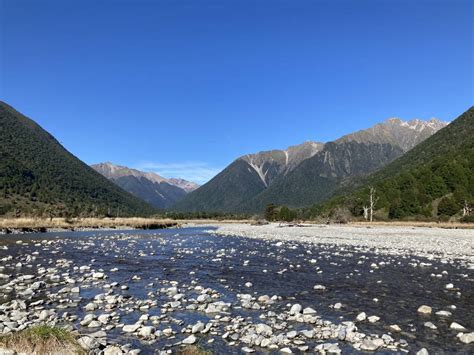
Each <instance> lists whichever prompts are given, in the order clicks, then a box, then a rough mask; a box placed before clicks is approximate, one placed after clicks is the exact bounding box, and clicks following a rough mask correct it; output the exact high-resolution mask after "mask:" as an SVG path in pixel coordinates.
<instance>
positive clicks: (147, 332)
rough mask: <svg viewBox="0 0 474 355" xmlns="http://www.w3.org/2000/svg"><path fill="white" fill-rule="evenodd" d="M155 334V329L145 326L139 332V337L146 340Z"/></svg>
mask: <svg viewBox="0 0 474 355" xmlns="http://www.w3.org/2000/svg"><path fill="white" fill-rule="evenodd" d="M154 332H155V327H152V326H145V327H141V328H140V329H139V330H138V336H140V337H142V338H144V339H148V338H150V337H151V336H152V335H153V333H154Z"/></svg>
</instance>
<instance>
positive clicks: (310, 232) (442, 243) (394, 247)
mask: <svg viewBox="0 0 474 355" xmlns="http://www.w3.org/2000/svg"><path fill="white" fill-rule="evenodd" d="M213 227H216V228H217V229H216V230H215V231H214V232H213V233H215V234H218V235H221V236H234V235H238V236H243V237H247V238H254V239H263V240H276V241H295V242H300V243H310V244H325V245H339V246H354V247H358V248H361V249H364V250H367V251H368V250H373V249H376V250H377V253H384V254H392V255H413V254H414V255H418V256H424V257H430V258H457V259H464V260H469V261H471V262H472V263H474V230H472V229H443V228H433V227H417V228H415V227H408V226H394V225H373V224H371V225H370V226H367V225H310V224H304V225H301V227H298V226H292V227H290V226H287V225H280V224H278V223H271V224H267V225H260V226H255V225H248V224H216V225H213Z"/></svg>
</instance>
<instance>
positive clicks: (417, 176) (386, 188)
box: [311, 107, 474, 219]
mask: <svg viewBox="0 0 474 355" xmlns="http://www.w3.org/2000/svg"><path fill="white" fill-rule="evenodd" d="M363 186H364V187H359V188H358V189H357V190H355V192H352V193H348V190H347V189H346V190H340V191H339V192H337V193H336V195H337V197H335V198H333V199H331V200H330V201H329V202H327V203H325V204H323V205H319V206H314V207H313V208H312V209H311V211H312V212H311V214H313V215H315V214H318V213H322V212H328V211H330V210H331V209H334V208H335V207H338V208H342V207H343V208H347V209H348V210H349V211H350V213H351V214H352V215H354V216H361V215H362V214H363V211H364V207H367V206H368V205H369V189H370V187H373V188H374V189H375V193H374V200H375V202H376V203H375V208H374V209H375V211H376V213H375V217H376V218H390V219H406V218H414V217H428V218H435V217H439V218H442V219H447V218H449V217H451V216H458V217H462V216H464V215H467V214H469V210H470V209H471V210H472V206H473V205H474V107H471V108H470V109H469V110H468V111H466V112H465V113H464V114H462V115H461V116H460V117H458V118H457V119H456V120H454V121H453V122H452V123H451V124H449V125H448V126H447V127H445V128H443V129H441V130H440V131H438V132H437V133H436V134H434V135H433V136H431V137H430V138H428V139H426V140H425V141H424V142H422V143H420V144H419V145H417V146H416V147H415V148H413V149H412V150H410V151H409V152H408V153H407V154H405V155H403V156H402V157H400V158H398V159H396V160H395V161H393V162H392V163H391V164H389V165H387V166H386V167H385V168H383V169H381V170H380V171H378V172H376V173H374V174H373V175H371V176H370V177H368V178H367V179H365V180H363ZM466 219H469V217H466Z"/></svg>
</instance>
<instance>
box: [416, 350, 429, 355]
mask: <svg viewBox="0 0 474 355" xmlns="http://www.w3.org/2000/svg"><path fill="white" fill-rule="evenodd" d="M416 355H429V353H428V350H426V348H421V349H420V350H418V351H417V352H416Z"/></svg>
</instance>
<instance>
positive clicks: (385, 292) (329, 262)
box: [0, 228, 474, 353]
mask: <svg viewBox="0 0 474 355" xmlns="http://www.w3.org/2000/svg"><path fill="white" fill-rule="evenodd" d="M132 236H133V237H132ZM18 240H21V241H23V242H24V244H17V241H18ZM42 240H51V241H52V244H51V245H50V246H47V247H45V246H44V245H42V246H35V243H38V242H39V241H42ZM4 245H7V246H8V250H1V249H0V259H2V258H5V257H7V256H9V255H11V256H12V257H13V260H9V261H2V262H1V264H0V265H1V266H3V267H5V269H4V270H3V271H1V270H0V272H2V273H4V274H13V275H14V277H16V276H18V275H21V274H36V272H37V267H38V266H39V265H42V266H45V267H48V266H49V265H50V266H54V264H51V261H52V260H57V259H66V260H70V261H72V263H71V264H70V265H69V266H66V267H65V268H63V269H61V270H60V271H61V272H63V273H65V272H68V273H69V276H71V277H73V278H78V277H80V276H81V273H80V272H79V270H74V269H73V267H74V266H82V265H89V264H90V265H91V268H93V269H95V270H100V269H103V270H104V272H105V273H106V274H107V276H108V279H107V280H106V281H105V282H97V284H95V285H90V286H88V285H84V286H81V293H80V300H79V306H78V307H73V308H65V309H63V310H59V311H58V312H64V311H68V312H69V313H75V314H78V315H79V317H80V319H81V318H82V317H83V316H84V311H83V307H84V306H85V305H86V304H87V303H89V302H90V301H91V300H92V299H93V297H94V296H95V295H96V294H97V293H104V289H103V287H102V284H104V283H111V282H118V283H119V284H121V285H128V286H129V290H126V291H121V290H120V289H118V290H115V293H119V294H125V295H130V296H132V297H134V298H138V299H143V300H145V299H149V298H150V296H149V295H148V293H149V292H153V293H154V294H155V296H156V299H157V300H158V307H152V308H150V309H149V310H147V311H146V313H148V314H150V315H159V314H160V313H161V311H160V307H159V305H160V303H165V302H169V298H167V297H166V295H163V294H158V295H156V290H157V289H159V288H160V287H170V284H169V281H177V282H178V283H179V286H178V287H179V288H180V289H185V288H186V286H189V285H191V282H192V281H195V282H197V284H198V285H201V286H203V287H204V288H207V287H210V288H212V289H214V290H216V291H218V292H219V293H220V294H221V298H220V299H219V300H222V301H225V302H231V303H232V304H233V305H234V304H239V302H238V300H237V297H236V296H237V294H239V293H251V294H252V295H254V296H257V297H258V296H260V295H264V294H267V295H269V296H272V295H279V296H282V297H283V299H282V300H281V301H279V302H277V303H276V304H275V305H273V306H272V310H275V311H278V310H281V311H283V310H287V308H288V307H287V304H288V303H292V304H293V303H300V304H301V305H302V306H303V307H306V306H309V307H312V308H314V309H315V310H316V311H317V312H318V315H319V316H321V317H322V318H323V319H327V320H330V321H332V322H334V323H340V322H342V321H347V320H350V321H354V320H355V317H356V316H357V314H359V313H360V312H366V313H367V316H371V315H376V316H378V317H380V320H379V321H378V322H376V323H374V324H371V323H369V322H367V321H364V322H359V323H357V327H358V328H359V330H360V331H363V332H364V333H367V334H379V335H382V334H391V335H392V336H393V337H394V338H395V339H397V340H399V339H404V340H406V341H407V343H408V346H407V347H406V348H405V349H406V350H410V351H415V352H416V351H418V350H419V349H420V348H422V347H425V348H427V349H428V350H429V352H430V353H453V352H457V353H463V352H464V353H470V352H472V351H473V347H472V344H471V345H466V344H462V343H461V342H460V341H459V340H458V339H457V338H456V334H457V333H458V331H456V330H452V329H450V328H449V325H450V324H451V322H452V321H455V322H457V323H459V324H462V325H463V326H464V327H466V328H467V329H468V331H473V330H474V316H473V314H474V279H473V271H472V270H469V269H468V268H467V265H466V264H465V262H464V261H462V260H454V261H445V262H443V261H439V260H427V259H426V258H420V257H402V256H393V257H392V256H387V255H378V254H377V252H376V250H374V251H372V252H370V253H369V252H366V251H362V250H359V249H358V248H356V247H340V246H339V247H338V246H328V245H307V244H300V243H296V242H284V243H283V244H282V245H277V244H276V242H275V241H266V240H257V239H247V238H242V237H219V236H214V235H212V234H209V233H207V232H206V230H205V229H203V228H183V229H170V230H160V231H159V232H157V231H126V232H119V231H107V232H64V233H45V234H30V235H20V236H13V235H9V236H2V237H1V241H0V247H1V246H4ZM34 251H38V252H39V254H38V255H36V259H35V260H32V261H30V262H26V261H25V255H27V254H30V255H31V254H32V253H33V252H34ZM246 261H247V262H246ZM18 262H21V263H23V266H22V267H21V268H17V267H15V264H16V263H18ZM380 262H385V265H379V268H378V269H373V268H372V267H371V264H373V263H375V264H379V263H380ZM420 262H423V263H426V264H429V265H425V266H420V265H419V264H420ZM114 267H117V268H118V269H119V270H118V271H117V272H110V270H111V269H112V268H114ZM443 271H444V272H445V273H444V274H443V276H442V278H436V277H433V276H431V275H432V274H441V273H442V272H443ZM191 272H193V274H190V273H191ZM446 272H447V273H446ZM134 275H138V276H139V277H140V278H141V279H140V280H132V276H134ZM7 281H8V280H0V286H1V285H2V284H5V283H6V282H7ZM247 282H251V283H252V284H253V286H252V287H246V286H245V284H246V283H247ZM151 283H153V285H150V284H151ZM448 283H452V284H454V287H455V289H454V290H447V289H446V288H445V286H446V284H448ZM316 284H321V285H324V286H326V287H327V290H326V291H324V292H321V291H315V290H313V286H314V285H316ZM62 287H64V285H61V286H59V287H57V288H58V289H59V288H62ZM51 291H54V289H52V290H51V289H48V292H51ZM185 293H186V296H187V297H188V296H189V297H191V296H193V295H194V296H197V294H193V293H192V292H190V291H186V292H185ZM42 297H46V294H43V296H42ZM14 298H16V295H15V294H11V293H8V292H5V293H2V291H1V290H0V303H3V302H6V301H9V300H11V299H14ZM375 298H376V299H378V302H375V301H374V299H375ZM336 302H340V303H342V304H343V308H342V309H340V310H335V309H334V308H332V307H331V306H332V305H334V304H335V303H336ZM423 304H425V305H429V306H431V307H432V308H433V314H432V315H431V316H428V317H422V316H420V315H419V314H418V313H417V309H418V307H419V306H420V305H423ZM452 305H455V306H456V309H455V310H453V309H452V308H451V306H452ZM56 306H57V304H55V303H54V302H52V304H50V305H48V307H56ZM439 310H448V311H450V312H452V316H451V317H449V318H441V317H438V316H436V315H435V314H434V313H435V312H436V311H439ZM230 312H231V313H232V316H237V315H242V316H244V317H250V318H251V319H254V320H255V321H257V320H258V317H259V315H261V314H262V313H264V311H262V310H247V309H242V308H232V309H231V310H230ZM100 313H101V312H98V314H100ZM119 313H120V314H121V322H122V323H125V324H130V323H134V322H135V321H137V320H138V318H139V317H140V315H141V314H142V313H140V312H131V313H127V312H125V311H123V312H122V311H121V312H119ZM171 317H172V318H173V319H176V320H182V321H184V324H183V325H178V324H175V323H173V322H171V323H169V324H162V325H160V326H159V327H158V328H159V329H162V328H165V327H168V326H171V327H172V328H173V329H175V330H177V331H179V330H180V329H181V328H183V326H185V325H188V324H194V323H196V321H197V320H203V321H206V320H207V319H209V318H212V317H213V316H212V315H209V314H204V313H199V312H196V311H185V310H178V311H175V312H173V313H172V314H171ZM427 321H430V322H432V323H434V324H435V325H436V326H437V329H436V330H432V329H429V328H427V327H425V326H424V323H425V322H427ZM391 324H398V325H399V326H400V327H401V328H402V333H390V330H389V329H388V326H389V325H391ZM76 325H77V326H78V328H79V329H80V330H81V333H87V332H92V331H96V330H97V329H94V330H90V329H88V328H82V329H81V327H80V326H79V321H78V322H77V324H76ZM293 327H294V329H300V328H305V329H307V328H308V326H307V325H300V324H293ZM107 333H108V339H109V340H114V341H117V342H118V343H120V344H125V343H132V344H133V345H134V346H135V347H139V348H141V349H142V350H143V351H144V352H145V353H152V352H154V351H156V350H158V349H165V348H167V347H168V346H171V345H172V344H175V343H176V342H177V341H178V340H182V339H183V338H184V337H186V336H187V335H184V334H183V335H181V334H178V335H177V336H176V338H174V339H167V338H165V337H163V338H160V339H159V340H158V341H157V342H155V343H153V344H147V342H140V341H139V340H138V339H137V338H136V337H135V336H124V335H123V333H121V331H120V330H119V329H114V330H111V331H108V332H107ZM222 333H224V331H222V332H221V333H220V334H219V335H211V334H207V335H203V336H199V345H200V346H201V347H203V348H205V349H209V350H211V351H213V352H215V353H241V350H240V349H241V347H242V346H243V345H242V344H237V345H236V346H229V345H228V343H227V342H226V341H225V340H223V339H222V337H221V334H222ZM210 338H214V339H215V341H214V342H213V343H212V344H208V343H207V341H208V340H209V339H210ZM309 344H311V345H313V346H311V347H310V349H312V348H314V345H316V343H309ZM340 348H341V349H343V352H344V353H354V352H356V351H355V350H354V348H352V347H351V345H350V344H345V343H344V342H340ZM255 349H256V350H257V351H258V352H264V351H263V350H262V349H259V348H258V347H257V348H255ZM387 352H388V351H387Z"/></svg>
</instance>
